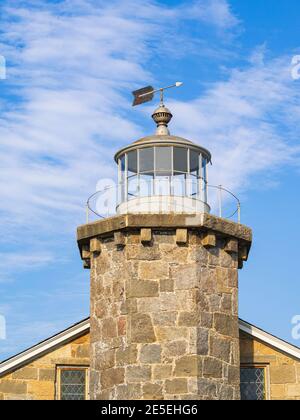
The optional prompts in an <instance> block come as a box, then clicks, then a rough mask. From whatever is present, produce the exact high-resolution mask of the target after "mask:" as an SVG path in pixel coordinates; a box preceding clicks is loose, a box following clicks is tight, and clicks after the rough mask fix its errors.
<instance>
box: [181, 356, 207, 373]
mask: <svg viewBox="0 0 300 420" xmlns="http://www.w3.org/2000/svg"><path fill="white" fill-rule="evenodd" d="M201 374H202V360H201V358H200V357H199V356H197V355H189V356H182V357H180V358H179V359H177V360H176V361H175V370H174V376H177V377H191V376H201Z"/></svg>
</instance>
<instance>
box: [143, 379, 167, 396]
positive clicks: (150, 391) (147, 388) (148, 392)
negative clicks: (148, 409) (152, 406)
mask: <svg viewBox="0 0 300 420" xmlns="http://www.w3.org/2000/svg"><path fill="white" fill-rule="evenodd" d="M143 399H144V400H162V399H163V394H162V386H161V385H159V384H153V383H150V382H149V383H146V384H144V385H143Z"/></svg>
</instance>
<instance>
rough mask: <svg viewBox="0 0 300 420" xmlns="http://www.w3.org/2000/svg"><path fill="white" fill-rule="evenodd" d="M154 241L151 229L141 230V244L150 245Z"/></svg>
mask: <svg viewBox="0 0 300 420" xmlns="http://www.w3.org/2000/svg"><path fill="white" fill-rule="evenodd" d="M151 241H152V231H151V229H145V228H142V229H141V242H142V243H149V242H151Z"/></svg>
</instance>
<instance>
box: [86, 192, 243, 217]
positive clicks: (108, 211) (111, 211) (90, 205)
mask: <svg viewBox="0 0 300 420" xmlns="http://www.w3.org/2000/svg"><path fill="white" fill-rule="evenodd" d="M206 187H207V190H208V197H209V199H208V201H209V204H210V206H211V214H215V215H218V216H219V217H221V218H224V219H233V218H234V217H235V216H236V219H237V223H241V202H240V200H239V199H238V197H237V196H236V195H235V194H233V193H232V192H231V191H229V190H228V189H227V188H224V187H223V186H222V185H207V186H206ZM212 191H214V192H215V194H216V195H215V197H213V194H211V192H212ZM119 193H120V191H119V188H118V186H116V185H113V186H107V187H105V188H103V189H102V190H100V191H96V192H95V193H94V194H92V195H91V196H90V197H89V198H88V200H87V203H86V222H87V223H89V222H90V221H91V218H90V216H91V215H93V217H96V218H100V219H105V218H107V217H111V216H113V215H115V214H117V208H118V202H119V201H120V200H118V197H119ZM131 195H132V198H133V199H134V198H136V199H138V198H142V199H143V200H146V199H147V196H142V197H141V196H139V195H135V194H131ZM150 197H151V200H150ZM159 197H166V196H164V195H161V196H159ZM173 197H175V196H173ZM148 198H149V204H150V202H151V204H153V203H154V202H155V200H154V198H155V197H153V196H148ZM177 198H181V199H184V198H191V199H193V200H195V201H200V200H199V199H198V198H196V197H193V195H192V194H191V195H190V196H183V195H182V196H178V197H177ZM158 199H159V198H158ZM230 200H231V202H230ZM94 201H96V203H94ZM232 201H233V203H234V204H232ZM99 204H100V205H99ZM99 208H100V209H99ZM228 208H230V210H229V209H228ZM187 209H188V208H187ZM170 210H171V211H172V209H170ZM173 211H174V212H176V211H177V210H176V208H175V207H174V209H173ZM194 211H195V210H194V207H191V208H190V212H191V213H193V212H194Z"/></svg>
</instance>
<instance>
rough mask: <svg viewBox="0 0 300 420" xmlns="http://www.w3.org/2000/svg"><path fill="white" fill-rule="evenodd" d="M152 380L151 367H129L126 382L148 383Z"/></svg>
mask: <svg viewBox="0 0 300 420" xmlns="http://www.w3.org/2000/svg"><path fill="white" fill-rule="evenodd" d="M150 379H151V367H149V366H127V368H126V382H147V381H149V380H150Z"/></svg>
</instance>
